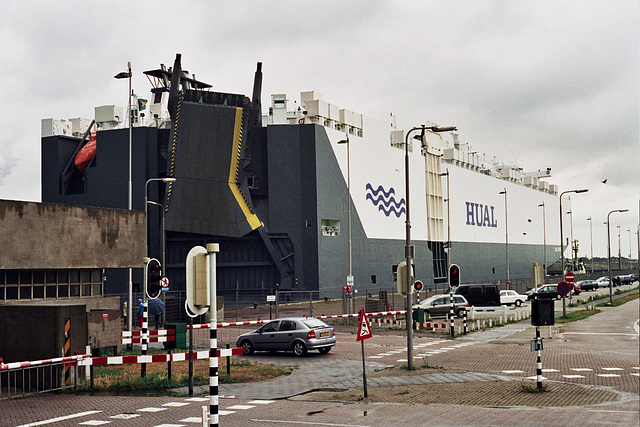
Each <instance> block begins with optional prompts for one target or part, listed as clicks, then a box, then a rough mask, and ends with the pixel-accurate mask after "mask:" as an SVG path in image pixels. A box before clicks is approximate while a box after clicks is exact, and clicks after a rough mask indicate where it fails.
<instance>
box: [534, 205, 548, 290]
mask: <svg viewBox="0 0 640 427" xmlns="http://www.w3.org/2000/svg"><path fill="white" fill-rule="evenodd" d="M538 207H542V274H543V276H544V283H547V214H546V209H545V205H544V202H542V203H540V204H539V205H538ZM537 291H538V282H536V292H537Z"/></svg>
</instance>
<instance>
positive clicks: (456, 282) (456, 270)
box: [449, 264, 460, 288]
mask: <svg viewBox="0 0 640 427" xmlns="http://www.w3.org/2000/svg"><path fill="white" fill-rule="evenodd" d="M449 286H451V287H452V288H457V287H458V286H460V267H458V265H457V264H451V265H450V266H449Z"/></svg>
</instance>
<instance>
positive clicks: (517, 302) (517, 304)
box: [515, 299, 522, 307]
mask: <svg viewBox="0 0 640 427" xmlns="http://www.w3.org/2000/svg"><path fill="white" fill-rule="evenodd" d="M515 304H516V307H520V306H521V305H522V301H520V300H519V299H518V300H516V302H515Z"/></svg>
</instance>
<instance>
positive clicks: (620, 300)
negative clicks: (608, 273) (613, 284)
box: [598, 291, 640, 307]
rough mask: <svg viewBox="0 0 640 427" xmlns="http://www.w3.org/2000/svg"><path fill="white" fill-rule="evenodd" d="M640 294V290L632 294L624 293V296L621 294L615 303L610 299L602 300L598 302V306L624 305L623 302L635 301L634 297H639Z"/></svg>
mask: <svg viewBox="0 0 640 427" xmlns="http://www.w3.org/2000/svg"><path fill="white" fill-rule="evenodd" d="M617 292H618V291H616V293H617ZM618 295H619V294H618ZM639 296H640V294H638V292H634V293H632V294H629V295H624V296H621V297H619V298H616V299H614V300H613V304H611V303H610V302H609V301H606V302H601V303H600V304H598V307H617V306H619V305H622V304H624V303H626V302H629V301H633V300H634V299H637V298H638V297H639Z"/></svg>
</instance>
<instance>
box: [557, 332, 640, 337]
mask: <svg viewBox="0 0 640 427" xmlns="http://www.w3.org/2000/svg"><path fill="white" fill-rule="evenodd" d="M562 335H622V336H627V337H637V336H638V334H623V333H622V332H563V333H562Z"/></svg>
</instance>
